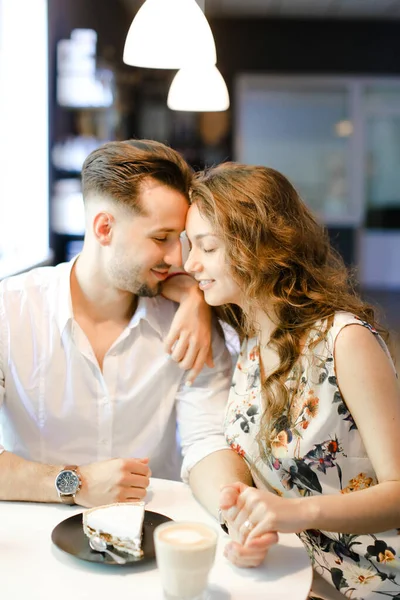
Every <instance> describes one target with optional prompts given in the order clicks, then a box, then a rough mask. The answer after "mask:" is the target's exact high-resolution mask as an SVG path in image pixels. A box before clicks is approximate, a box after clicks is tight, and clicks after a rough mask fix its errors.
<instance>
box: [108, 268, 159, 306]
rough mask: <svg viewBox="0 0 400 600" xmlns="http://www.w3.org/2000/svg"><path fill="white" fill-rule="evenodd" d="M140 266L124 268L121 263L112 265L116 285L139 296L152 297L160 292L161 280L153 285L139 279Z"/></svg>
mask: <svg viewBox="0 0 400 600" xmlns="http://www.w3.org/2000/svg"><path fill="white" fill-rule="evenodd" d="M139 273H140V267H135V268H134V269H129V268H126V267H125V266H124V265H123V264H114V265H113V279H114V281H115V284H116V287H118V288H119V289H121V290H125V291H127V292H130V293H131V294H133V295H135V296H139V297H141V298H154V297H155V296H159V295H160V294H161V286H162V282H161V281H160V282H158V283H155V284H154V286H150V285H149V284H147V283H145V282H143V281H141V280H140V279H139Z"/></svg>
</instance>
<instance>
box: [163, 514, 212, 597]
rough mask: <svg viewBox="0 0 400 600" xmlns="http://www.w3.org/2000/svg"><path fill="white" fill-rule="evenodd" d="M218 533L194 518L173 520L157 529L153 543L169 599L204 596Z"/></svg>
mask: <svg viewBox="0 0 400 600" xmlns="http://www.w3.org/2000/svg"><path fill="white" fill-rule="evenodd" d="M217 539H218V534H217V532H216V530H215V529H213V528H212V527H210V526H209V525H205V524H204V523H197V522H195V521H171V522H168V523H163V524H162V525H159V526H158V527H156V529H155V530H154V545H155V550H156V559H157V566H158V569H159V571H160V576H161V585H162V587H163V590H164V596H165V598H166V600H204V598H205V590H206V588H207V582H208V575H209V572H210V570H211V567H212V566H213V564H214V559H215V552H216V547H217Z"/></svg>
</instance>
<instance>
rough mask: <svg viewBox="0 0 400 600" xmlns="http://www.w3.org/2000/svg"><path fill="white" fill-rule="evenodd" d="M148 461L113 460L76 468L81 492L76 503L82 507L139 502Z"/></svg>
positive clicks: (147, 472)
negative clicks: (79, 478)
mask: <svg viewBox="0 0 400 600" xmlns="http://www.w3.org/2000/svg"><path fill="white" fill-rule="evenodd" d="M148 462H149V459H148V458H127V459H124V458H113V459H111V460H105V461H101V462H96V463H91V464H90V465H84V466H82V467H80V468H79V470H80V473H81V476H82V488H81V489H80V491H79V492H78V493H77V495H76V503H77V504H80V505H81V506H85V507H92V506H100V505H102V504H112V503H114V502H130V501H133V500H142V499H143V498H144V497H145V495H146V488H147V487H148V485H149V478H150V476H151V471H150V468H149V466H148Z"/></svg>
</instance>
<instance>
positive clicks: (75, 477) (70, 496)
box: [54, 465, 82, 504]
mask: <svg viewBox="0 0 400 600" xmlns="http://www.w3.org/2000/svg"><path fill="white" fill-rule="evenodd" d="M78 469H79V467H78V466H77V465H68V466H66V467H64V468H63V469H61V471H60V472H59V473H58V475H57V477H56V480H55V482H54V485H55V486H56V490H57V492H58V497H59V498H60V500H61V502H63V503H64V504H75V496H76V494H77V493H78V492H79V490H80V489H81V486H82V480H81V476H80V475H79V472H78Z"/></svg>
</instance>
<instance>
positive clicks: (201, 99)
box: [167, 65, 229, 112]
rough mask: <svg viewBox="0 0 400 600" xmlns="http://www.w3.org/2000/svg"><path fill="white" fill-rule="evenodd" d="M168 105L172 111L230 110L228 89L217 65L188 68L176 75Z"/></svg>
mask: <svg viewBox="0 0 400 600" xmlns="http://www.w3.org/2000/svg"><path fill="white" fill-rule="evenodd" d="M167 104H168V107H169V108H171V109H172V110H188V111H194V112H216V111H222V110H226V109H227V108H229V94H228V89H227V87H226V83H225V81H224V79H223V77H222V75H221V73H220V72H219V71H218V69H217V67H216V66H215V65H210V66H201V67H199V66H194V67H186V68H184V69H181V70H180V71H178V72H177V74H176V75H175V77H174V79H173V81H172V83H171V87H170V88H169V93H168V100H167Z"/></svg>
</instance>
